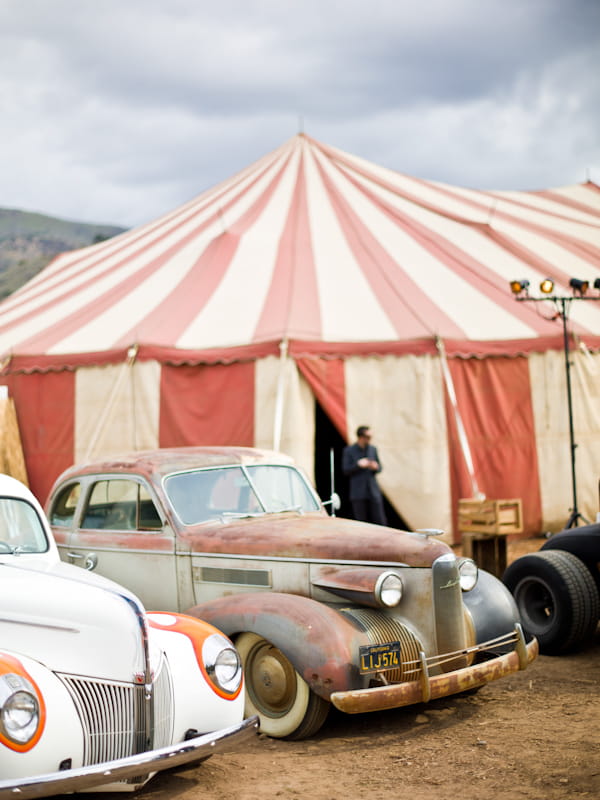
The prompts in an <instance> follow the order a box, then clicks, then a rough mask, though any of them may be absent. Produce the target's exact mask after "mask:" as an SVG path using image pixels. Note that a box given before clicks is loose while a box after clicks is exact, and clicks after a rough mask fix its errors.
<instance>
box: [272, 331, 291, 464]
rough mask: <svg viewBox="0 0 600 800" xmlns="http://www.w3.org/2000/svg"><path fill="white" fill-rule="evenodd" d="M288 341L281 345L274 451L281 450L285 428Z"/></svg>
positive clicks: (284, 340)
mask: <svg viewBox="0 0 600 800" xmlns="http://www.w3.org/2000/svg"><path fill="white" fill-rule="evenodd" d="M287 356H288V340H287V338H286V339H282V340H281V342H280V343H279V377H278V378H277V396H276V399H275V417H274V420H273V450H281V431H282V428H283V409H284V405H285V371H286V367H287Z"/></svg>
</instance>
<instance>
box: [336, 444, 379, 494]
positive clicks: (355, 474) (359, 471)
mask: <svg viewBox="0 0 600 800" xmlns="http://www.w3.org/2000/svg"><path fill="white" fill-rule="evenodd" d="M361 458H368V459H370V460H371V461H377V463H378V464H379V469H378V470H377V472H381V461H380V460H379V456H378V455H377V448H376V447H375V446H374V445H372V444H368V445H367V446H366V447H365V448H364V449H363V448H362V447H360V445H359V444H358V443H354V444H351V445H348V447H345V448H344V452H343V453H342V472H343V473H344V475H347V476H348V477H349V479H350V480H349V483H350V487H349V489H350V500H369V499H371V498H375V497H381V490H380V488H379V485H378V484H377V480H376V478H375V475H376V473H375V472H373V470H371V469H368V468H367V469H364V468H363V467H359V466H358V462H359V460H360V459H361Z"/></svg>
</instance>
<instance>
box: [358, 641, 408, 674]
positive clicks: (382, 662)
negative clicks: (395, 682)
mask: <svg viewBox="0 0 600 800" xmlns="http://www.w3.org/2000/svg"><path fill="white" fill-rule="evenodd" d="M386 669H400V642H386V643H385V644H366V645H362V646H361V648H360V673H361V675H366V674H367V673H369V672H383V670H386Z"/></svg>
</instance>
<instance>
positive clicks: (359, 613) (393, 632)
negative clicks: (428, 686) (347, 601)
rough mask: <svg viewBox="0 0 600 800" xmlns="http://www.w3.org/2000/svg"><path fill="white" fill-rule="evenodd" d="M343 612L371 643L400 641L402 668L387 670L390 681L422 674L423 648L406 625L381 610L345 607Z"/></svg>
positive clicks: (402, 679)
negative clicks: (421, 653) (421, 656)
mask: <svg viewBox="0 0 600 800" xmlns="http://www.w3.org/2000/svg"><path fill="white" fill-rule="evenodd" d="M341 611H342V614H344V616H346V617H350V618H351V619H352V620H353V621H354V622H355V623H357V624H358V626H359V628H360V629H361V630H363V631H364V632H365V633H366V634H367V636H368V637H369V641H370V642H371V644H384V643H385V642H400V658H401V662H402V664H401V667H400V669H393V670H386V672H385V678H386V680H388V681H389V682H390V683H394V682H400V681H416V680H418V678H419V676H420V674H421V658H420V651H421V650H422V649H423V648H422V646H421V643H420V642H419V640H418V639H417V637H416V636H415V635H414V634H413V633H412V631H410V630H409V629H408V628H407V627H406V626H404V625H402V623H401V622H398V621H397V620H395V619H392V618H391V617H386V616H385V614H382V613H381V611H369V610H367V609H364V608H344V609H341Z"/></svg>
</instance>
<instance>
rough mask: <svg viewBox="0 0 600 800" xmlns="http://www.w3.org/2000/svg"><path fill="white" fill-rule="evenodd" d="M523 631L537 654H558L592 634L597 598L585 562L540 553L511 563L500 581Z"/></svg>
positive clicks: (557, 552)
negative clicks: (537, 649) (530, 636)
mask: <svg viewBox="0 0 600 800" xmlns="http://www.w3.org/2000/svg"><path fill="white" fill-rule="evenodd" d="M502 580H503V581H504V583H505V584H506V586H507V587H508V588H509V590H510V591H511V593H512V594H513V596H514V598H515V601H516V603H517V606H518V608H519V613H520V615H521V620H522V623H523V627H524V628H525V630H527V631H528V632H529V633H531V634H533V635H534V636H535V637H536V638H537V640H538V642H539V645H540V652H542V653H546V654H547V655H559V654H561V653H566V652H568V651H570V650H575V649H576V648H578V647H580V646H581V645H583V644H584V643H585V642H586V641H587V640H588V639H589V638H591V636H592V635H593V633H594V631H595V630H596V625H597V624H598V614H599V608H600V600H599V598H598V589H597V587H596V583H595V581H594V579H593V577H592V575H591V573H590V571H589V570H588V568H587V567H586V566H585V564H584V563H583V562H582V561H580V560H579V559H578V558H577V557H576V556H574V555H572V553H567V552H566V551H563V550H544V551H543V552H539V553H530V554H529V555H526V556H521V558H517V559H516V560H515V561H513V563H512V564H510V565H509V567H508V568H507V569H506V572H505V573H504V576H503V578H502Z"/></svg>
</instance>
